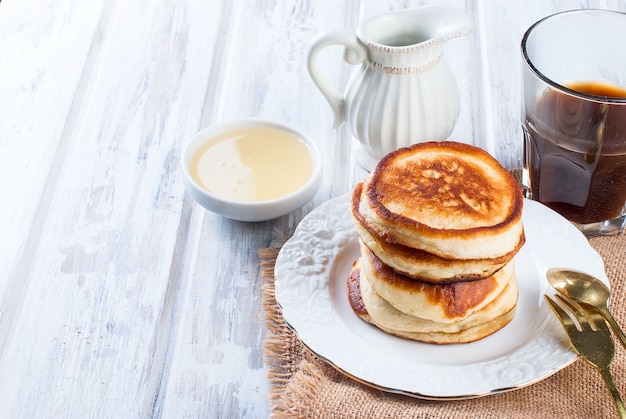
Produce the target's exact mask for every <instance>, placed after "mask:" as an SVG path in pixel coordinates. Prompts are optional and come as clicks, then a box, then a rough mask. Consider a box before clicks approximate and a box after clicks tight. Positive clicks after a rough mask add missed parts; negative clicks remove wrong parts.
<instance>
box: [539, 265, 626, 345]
mask: <svg viewBox="0 0 626 419" xmlns="http://www.w3.org/2000/svg"><path fill="white" fill-rule="evenodd" d="M546 277H547V278H548V282H549V283H550V285H552V287H553V288H554V289H555V290H557V291H558V292H560V293H561V294H563V295H565V296H566V297H569V298H571V299H573V300H576V301H578V302H582V303H586V304H589V305H591V306H594V307H595V308H596V309H597V310H598V311H599V312H600V314H601V315H602V317H604V319H605V320H606V321H607V323H608V324H609V326H611V328H612V329H613V331H614V332H615V335H616V336H617V338H618V339H619V341H620V342H621V344H622V345H623V346H624V348H626V336H625V335H624V332H622V330H621V328H620V327H619V325H618V324H617V322H616V321H615V319H614V318H613V316H612V315H611V313H610V312H609V309H608V301H609V297H610V294H611V293H610V291H609V288H608V287H607V286H606V285H605V284H604V283H603V282H602V281H600V280H599V279H597V278H595V277H593V276H591V275H589V274H586V273H584V272H580V271H576V270H572V269H562V268H551V269H548V271H547V272H546Z"/></svg>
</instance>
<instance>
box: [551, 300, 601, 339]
mask: <svg viewBox="0 0 626 419" xmlns="http://www.w3.org/2000/svg"><path fill="white" fill-rule="evenodd" d="M555 297H556V298H557V299H558V300H559V301H561V302H562V303H563V304H564V305H565V306H566V307H567V308H568V309H569V310H570V311H571V313H572V314H573V315H574V318H575V319H576V321H578V324H579V325H580V328H581V329H582V330H584V329H589V328H591V329H592V330H598V325H597V324H596V322H595V320H594V319H593V317H592V315H591V313H590V312H589V311H588V310H587V309H586V308H584V307H583V306H582V305H580V304H579V303H578V302H577V301H574V300H572V299H571V298H568V297H566V296H564V295H561V294H556V295H555Z"/></svg>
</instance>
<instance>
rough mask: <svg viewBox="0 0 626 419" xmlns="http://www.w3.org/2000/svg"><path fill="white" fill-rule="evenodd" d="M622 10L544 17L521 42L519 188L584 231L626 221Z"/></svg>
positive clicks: (625, 24) (610, 230)
mask: <svg viewBox="0 0 626 419" xmlns="http://www.w3.org/2000/svg"><path fill="white" fill-rule="evenodd" d="M625 42H626V14H624V13H620V12H614V11H608V10H591V9H585V10H572V11H567V12H562V13H557V14H554V15H551V16H548V17H546V18H544V19H542V20H540V21H538V22H537V23H535V24H534V25H532V26H531V27H530V28H529V29H528V31H527V32H526V33H525V35H524V37H523V39H522V44H521V51H522V58H523V70H522V74H523V105H522V120H523V124H522V125H523V130H524V156H523V164H524V171H523V179H522V180H523V186H524V192H525V195H526V196H527V197H528V198H531V199H534V200H537V201H539V202H541V203H543V204H545V205H547V206H548V207H550V208H552V209H554V210H555V211H557V212H558V213H560V214H561V215H562V216H563V217H565V218H567V219H568V220H570V221H571V222H572V223H574V224H575V225H576V226H577V227H578V228H579V229H580V230H581V231H582V232H583V233H584V234H585V235H587V236H597V235H610V234H617V233H620V232H621V231H622V230H623V229H624V226H625V224H626V53H624V43H625Z"/></svg>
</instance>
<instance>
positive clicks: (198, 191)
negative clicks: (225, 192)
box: [181, 118, 322, 221]
mask: <svg viewBox="0 0 626 419" xmlns="http://www.w3.org/2000/svg"><path fill="white" fill-rule="evenodd" d="M260 127H268V128H274V129H278V130H282V131H285V132H288V133H290V134H292V135H295V136H296V137H297V138H299V139H300V140H301V141H302V142H303V143H304V144H306V146H307V147H308V150H309V152H310V154H311V160H312V162H313V173H312V175H311V177H310V178H309V180H308V182H307V183H305V184H304V185H303V186H302V187H301V188H300V189H298V190H296V191H295V192H293V193H290V194H288V195H285V196H282V197H280V198H276V199H271V200H266V201H253V202H250V201H236V200H233V199H229V198H225V197H222V196H219V195H216V194H214V193H211V192H209V191H208V190H207V189H205V188H204V187H202V186H201V185H200V184H199V183H198V182H197V181H196V180H195V179H194V178H193V177H192V175H191V172H190V162H191V159H192V157H193V155H194V154H195V152H196V151H197V150H198V149H199V148H200V147H202V145H203V144H205V143H206V142H207V141H209V140H211V139H213V138H215V137H217V136H220V135H222V134H227V133H228V132H231V131H235V130H239V129H246V128H260ZM181 163H182V169H183V173H184V177H183V179H184V184H185V188H186V190H187V193H188V194H189V195H190V196H191V197H192V198H193V199H194V200H195V201H196V202H197V203H198V204H200V205H201V206H203V207H204V208H206V209H207V210H209V211H212V212H214V213H216V214H219V215H222V216H224V217H227V218H230V219H233V220H239V221H266V220H271V219H274V218H278V217H280V216H282V215H285V214H287V213H289V212H291V211H294V210H296V209H298V208H300V207H302V206H303V205H304V204H306V203H307V202H309V201H310V200H311V199H312V198H313V197H314V196H315V194H316V193H317V191H318V190H319V188H320V185H321V183H322V159H321V153H320V151H319V148H318V146H317V144H315V142H313V141H312V140H311V139H309V138H308V137H307V136H305V135H304V134H302V133H301V132H298V131H296V130H295V129H293V128H290V127H288V126H286V125H283V124H279V123H276V122H272V121H268V120H264V119H257V118H250V119H238V120H232V121H226V122H221V123H218V124H216V125H212V126H210V127H208V128H205V129H204V130H202V131H200V132H199V133H197V134H196V135H194V136H193V138H192V139H191V141H189V143H188V144H187V145H186V146H185V148H184V150H183V154H182V158H181ZM285 175H286V176H288V175H289V173H285Z"/></svg>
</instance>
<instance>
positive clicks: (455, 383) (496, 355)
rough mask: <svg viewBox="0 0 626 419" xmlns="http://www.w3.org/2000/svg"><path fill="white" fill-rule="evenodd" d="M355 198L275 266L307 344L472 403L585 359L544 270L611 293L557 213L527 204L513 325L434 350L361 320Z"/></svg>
mask: <svg viewBox="0 0 626 419" xmlns="http://www.w3.org/2000/svg"><path fill="white" fill-rule="evenodd" d="M349 201H350V198H349V195H344V196H342V197H338V198H335V199H332V200H330V201H328V202H326V203H324V204H323V205H321V206H319V207H318V208H316V209H315V210H314V211H312V212H311V213H310V214H309V215H307V216H306V217H305V218H304V219H303V220H302V222H301V223H300V224H299V226H298V228H297V229H296V232H295V234H294V235H293V237H292V238H291V239H290V240H289V241H288V242H287V243H286V244H285V245H284V246H283V248H282V249H281V251H280V253H279V255H278V259H277V261H276V270H275V276H276V299H277V301H278V304H279V305H280V307H281V308H282V311H283V316H284V318H285V320H286V322H287V324H289V326H290V327H291V328H292V329H293V330H294V331H295V333H296V334H297V335H298V336H299V337H300V339H301V340H302V342H303V343H304V344H305V345H306V346H307V347H309V348H310V349H311V350H312V351H313V352H315V353H316V354H317V355H319V356H320V357H321V358H323V359H325V360H326V361H327V362H329V363H330V364H332V365H333V366H334V367H335V368H337V369H338V370H340V371H342V372H343V373H345V374H347V375H349V376H351V377H352V378H354V379H356V380H358V381H361V382H363V383H365V384H368V385H371V386H373V387H376V388H380V389H383V390H386V391H390V392H395V393H402V394H407V395H410V396H414V397H419V398H424V399H437V400H441V399H444V400H446V399H448V400H453V399H466V398H472V397H481V396H486V395H489V394H495V393H500V392H504V391H509V390H514V389H517V388H520V387H524V386H527V385H530V384H532V383H535V382H538V381H540V380H542V379H544V378H546V377H548V376H550V375H552V374H554V373H555V372H557V371H558V370H560V369H562V368H564V367H565V366H567V365H569V364H570V363H572V362H573V361H574V360H575V359H576V354H575V353H574V352H573V351H572V350H571V349H570V346H569V342H568V340H567V337H566V335H565V333H564V331H563V329H562V328H561V326H560V324H559V323H558V321H557V319H556V318H555V317H554V316H553V315H552V313H551V312H550V309H549V308H548V306H547V305H546V303H545V302H544V299H543V294H544V293H548V294H551V293H552V289H551V288H550V287H549V284H548V283H547V280H546V279H545V271H546V270H547V269H548V268H549V267H556V266H560V267H569V268H573V269H578V270H582V271H585V272H588V273H590V274H592V275H594V276H596V277H598V278H599V279H601V280H602V281H604V282H605V283H606V284H607V285H608V279H607V277H606V274H605V273H604V264H603V262H602V259H601V258H600V256H599V255H598V254H597V253H596V252H595V251H594V250H593V249H592V248H591V247H590V246H589V244H588V242H587V239H586V238H585V237H584V236H583V235H582V234H581V233H580V232H579V231H578V230H577V229H576V228H575V227H574V226H573V225H572V224H570V223H569V222H568V221H567V220H565V219H564V218H562V217H561V216H560V215H558V214H557V213H555V212H554V211H552V210H551V209H549V208H547V207H545V206H543V205H541V204H539V203H537V202H534V201H530V200H525V201H524V211H523V217H522V220H523V223H524V228H525V234H526V244H525V245H524V247H523V248H522V249H521V250H520V252H519V253H518V255H517V259H516V273H517V279H518V283H519V291H520V295H519V301H518V306H517V311H516V315H515V318H514V319H513V320H512V321H511V323H509V324H508V325H507V326H506V327H504V328H503V329H501V330H500V331H498V332H496V333H495V334H493V335H491V336H488V337H486V338H484V339H482V340H479V341H477V342H472V343H468V344H454V345H434V344H427V343H420V342H414V341H410V340H406V339H402V338H398V337H395V336H392V335H389V334H387V333H384V332H382V331H380V330H379V329H378V328H376V327H374V326H371V325H369V324H367V323H365V322H364V321H362V320H361V319H359V318H358V317H357V316H356V315H355V314H354V313H353V312H352V309H351V308H350V304H349V302H348V297H347V291H346V278H347V276H348V273H349V272H350V268H351V266H352V263H353V262H354V261H355V260H356V259H358V257H359V255H360V253H359V249H358V243H357V236H356V233H355V230H354V226H353V221H352V217H351V214H350V202H349Z"/></svg>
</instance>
